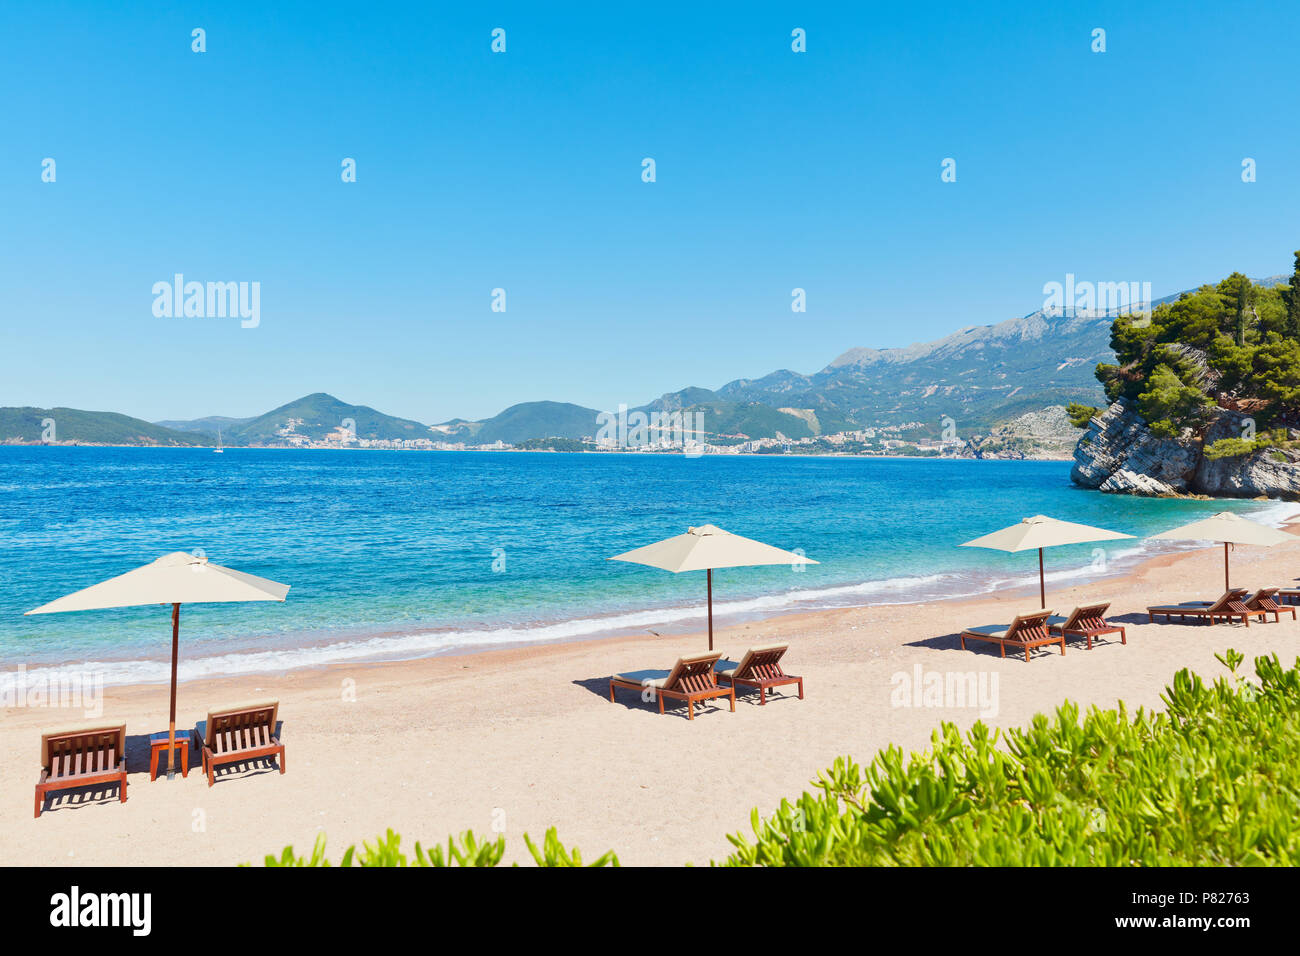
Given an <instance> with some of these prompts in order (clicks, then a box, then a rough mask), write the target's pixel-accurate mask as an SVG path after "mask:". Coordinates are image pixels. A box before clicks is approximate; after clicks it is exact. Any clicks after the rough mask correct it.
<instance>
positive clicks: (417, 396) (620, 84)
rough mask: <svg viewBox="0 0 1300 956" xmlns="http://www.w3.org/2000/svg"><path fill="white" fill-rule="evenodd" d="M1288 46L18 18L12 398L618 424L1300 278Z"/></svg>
mask: <svg viewBox="0 0 1300 956" xmlns="http://www.w3.org/2000/svg"><path fill="white" fill-rule="evenodd" d="M995 7H996V9H997V11H998V12H996V13H992V12H988V9H989V8H995ZM982 8H983V9H982ZM498 27H499V28H503V29H504V30H505V31H506V52H505V53H493V52H492V51H491V49H490V44H491V41H492V37H491V32H492V30H493V29H494V28H498ZM1298 27H1300V7H1298V6H1297V4H1296V3H1295V0H1286V2H1257V3H1251V2H1242V3H1235V4H1232V5H1230V6H1228V5H1224V4H1219V3H1208V2H1187V0H1171V2H1145V3H1143V2H1132V0H1125V2H1100V3H1070V2H1060V3H1042V2H1035V3H1000V4H975V3H971V4H942V3H938V4H935V3H926V4H900V3H888V4H876V3H844V4H824V5H822V4H818V5H812V6H810V5H808V4H806V3H784V4H763V3H737V4H725V5H724V4H711V3H710V4H704V3H689V4H675V3H670V2H654V3H647V4H626V5H624V4H619V5H614V4H595V3H593V4H590V5H576V4H567V3H546V4H542V3H533V4H526V5H525V4H518V5H515V4H470V3H463V4H441V3H438V4H432V3H419V4H410V5H409V6H405V7H404V6H401V5H397V4H391V5H390V4H367V3H347V4H340V5H333V4H330V3H327V2H314V3H303V4H298V3H275V4H271V3H265V2H263V3H256V4H242V3H229V2H221V3H206V4H185V3H166V4H160V3H159V4H155V3H130V4H105V3H75V4H72V3H57V2H54V3H40V4H25V5H21V6H20V5H19V4H5V5H4V6H3V8H0V93H3V98H4V103H5V109H4V111H3V116H2V119H0V147H2V148H0V282H2V286H3V289H2V291H3V295H2V297H0V405H38V406H42V407H48V406H54V405H65V406H72V407H78V408H91V409H108V410H114V411H122V412H126V413H128V414H131V415H136V416H139V417H143V418H148V419H150V420H156V419H162V418H188V417H197V416H200V415H210V414H224V415H232V416H250V415H255V414H260V413H262V412H264V411H267V410H269V409H270V408H272V407H274V406H276V405H279V404H282V403H284V402H286V401H289V400H291V399H294V398H297V397H299V396H301V395H303V394H306V393H309V392H314V391H327V392H331V393H333V394H335V395H337V396H338V397H340V398H342V399H343V400H345V401H348V402H354V403H358V404H368V405H372V406H374V407H376V408H378V409H380V410H382V411H386V412H389V413H391V414H396V415H402V416H406V417H411V418H416V419H419V420H422V421H441V420H444V419H447V418H450V417H453V416H463V417H469V418H479V417H486V416H489V415H492V414H495V413H496V412H498V411H500V410H501V409H503V408H505V407H506V406H508V405H511V404H513V403H515V402H519V401H527V400H533V399H553V400H562V401H573V402H577V403H580V404H584V405H589V406H593V407H596V408H602V409H603V408H612V407H614V406H616V405H617V404H618V403H619V402H627V403H629V404H639V403H641V402H644V401H647V400H649V399H651V398H653V397H655V396H657V395H658V394H660V393H662V392H665V391H669V390H673V389H677V388H681V387H683V386H686V385H702V386H706V387H717V386H719V385H721V384H723V383H725V382H727V381H729V380H731V379H733V378H738V377H756V376H759V375H763V374H766V373H767V372H770V371H773V370H775V369H778V368H792V369H795V370H796V371H800V372H813V371H816V370H817V369H820V368H822V367H823V366H824V365H826V364H827V363H828V362H829V361H830V360H831V359H833V358H834V357H835V356H836V355H838V354H839V353H840V352H842V351H844V350H846V349H848V348H850V347H853V346H867V345H869V346H875V347H885V346H902V345H906V344H909V343H910V342H913V341H920V340H926V339H930V338H936V337H939V336H941V335H944V334H947V333H949V332H951V331H953V330H955V329H956V328H958V327H961V326H964V325H972V324H983V323H991V322H996V321H1001V320H1003V319H1006V318H1010V317H1012V316H1015V315H1023V314H1025V313H1027V312H1030V311H1032V310H1034V309H1035V308H1037V307H1038V306H1039V305H1040V304H1041V303H1042V299H1043V295H1042V287H1043V284H1044V283H1046V282H1050V281H1053V280H1056V281H1063V280H1064V276H1065V274H1066V273H1067V272H1073V273H1075V274H1076V275H1077V276H1078V277H1079V278H1080V279H1082V280H1090V281H1116V282H1118V281H1125V282H1128V281H1146V282H1150V283H1151V284H1152V289H1153V292H1154V294H1155V295H1156V296H1160V295H1165V294H1169V293H1171V292H1175V291H1178V290H1180V289H1184V288H1188V287H1193V286H1195V285H1197V284H1199V283H1201V282H1203V281H1209V280H1215V279H1218V278H1221V277H1222V276H1223V275H1226V274H1227V273H1228V272H1230V271H1232V270H1234V269H1239V270H1241V271H1243V272H1246V273H1248V274H1251V275H1254V276H1261V275H1269V274H1275V273H1280V272H1290V269H1291V251H1292V250H1294V249H1296V248H1300V188H1297V187H1298V186H1300V183H1298V181H1297V170H1300V122H1297V103H1298V102H1300V101H1298V100H1297V84H1296V76H1297V73H1296V70H1297V46H1296V36H1297V33H1298V30H1297V28H1298ZM194 28H202V29H204V30H205V31H206V46H207V50H206V52H204V53H195V52H192V50H191V44H192V38H191V31H192V30H193V29H194ZM795 28H802V29H803V30H805V31H806V36H807V52H805V53H795V52H793V51H792V50H791V43H792V39H791V31H792V30H793V29H795ZM1094 28H1102V29H1104V30H1105V31H1106V52H1104V53H1094V52H1093V51H1092V45H1093V39H1092V31H1093V30H1094ZM47 157H48V158H52V159H54V160H55V163H56V165H55V174H56V180H55V182H53V183H46V182H42V178H41V177H42V161H43V160H44V159H45V158H47ZM345 157H351V158H353V159H355V160H356V163H357V182H355V183H344V182H342V181H341V176H340V173H341V163H342V161H343V159H344V158H345ZM645 157H652V158H653V159H654V160H655V162H656V176H657V180H656V181H655V182H654V183H646V182H643V181H642V160H643V158H645ZM948 157H951V158H953V159H955V160H956V163H957V166H956V171H957V181H956V182H953V183H944V182H941V177H940V173H941V163H942V161H943V160H944V159H945V158H948ZM1247 157H1249V158H1252V159H1254V160H1255V161H1256V164H1257V181H1256V182H1253V183H1243V182H1242V177H1241V172H1242V161H1243V159H1245V158H1247ZM178 272H179V273H183V274H184V275H185V277H186V278H187V280H198V281H203V282H207V281H249V282H252V281H256V282H259V283H260V284H261V285H260V288H261V309H260V325H259V326H258V327H257V328H253V329H245V328H241V327H240V323H239V322H238V320H232V319H219V318H158V317H155V315H154V314H153V310H152V306H153V302H154V296H153V293H152V291H151V290H152V287H153V285H154V283H155V282H159V281H170V280H171V277H172V276H173V275H174V274H175V273H178ZM795 287H801V288H804V289H805V290H806V294H807V312H806V313H803V314H795V313H792V312H791V309H790V302H791V290H792V289H793V288H795ZM494 288H504V289H505V290H506V311H505V312H504V313H498V312H493V311H492V310H491V303H492V290H493V289H494Z"/></svg>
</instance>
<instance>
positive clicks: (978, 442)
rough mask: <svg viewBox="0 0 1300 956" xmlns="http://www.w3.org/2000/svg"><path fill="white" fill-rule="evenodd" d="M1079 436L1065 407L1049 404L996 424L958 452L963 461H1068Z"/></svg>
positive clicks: (968, 442)
mask: <svg viewBox="0 0 1300 956" xmlns="http://www.w3.org/2000/svg"><path fill="white" fill-rule="evenodd" d="M1078 437H1079V430H1078V429H1077V428H1075V427H1074V426H1073V425H1071V424H1070V416H1069V415H1067V414H1066V412H1065V406H1064V405H1049V406H1047V407H1046V408H1044V409H1042V410H1041V411H1034V412H1026V413H1025V414H1023V415H1020V416H1019V417H1017V418H1014V419H1012V420H1011V421H1009V422H1005V423H1003V424H1001V425H995V426H994V427H993V428H992V429H990V430H989V433H988V434H987V435H976V436H974V437H973V438H971V439H970V440H969V441H967V442H966V445H965V447H964V448H962V450H961V451H960V452H959V453H958V457H960V458H1037V459H1052V460H1057V461H1062V460H1068V459H1069V458H1070V453H1071V451H1072V450H1073V449H1074V445H1075V442H1076V441H1077V439H1078Z"/></svg>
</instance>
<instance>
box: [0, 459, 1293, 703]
mask: <svg viewBox="0 0 1300 956" xmlns="http://www.w3.org/2000/svg"><path fill="white" fill-rule="evenodd" d="M1069 471H1070V465H1069V463H1068V462H1054V461H1046V462H1044V461H973V460H935V459H886V458H851V457H843V458H839V457H836V458H830V457H792V456H774V455H764V456H726V455H716V456H715V455H707V456H703V457H698V458H687V457H684V456H681V455H667V454H635V453H631V454H613V453H607V454H557V453H545V452H539V453H523V452H424V451H418V452H417V451H409V452H408V451H345V450H287V449H245V448H228V449H226V451H225V453H224V454H221V455H216V454H213V453H212V451H211V450H210V449H193V448H99V447H23V446H4V447H0V678H3V677H4V676H5V674H7V673H8V674H10V675H12V674H14V673H16V672H18V671H19V670H22V671H23V672H24V673H25V674H26V675H27V676H28V678H29V679H30V678H31V677H32V676H33V675H36V674H39V673H40V672H41V671H42V670H44V669H48V668H56V667H68V666H72V665H76V666H77V667H84V668H90V669H94V670H95V672H96V673H98V674H101V675H102V678H103V680H104V681H105V682H106V683H137V682H154V681H166V680H167V679H168V676H169V663H168V662H169V655H170V638H171V627H170V609H169V608H167V607H162V606H150V607H140V608H127V609H120V610H105V611H83V612H76V613H67V614H54V615H40V616H35V617H25V616H24V615H23V612H24V611H27V610H30V609H32V608H34V607H37V606H39V605H41V604H44V603H45V602H47V601H50V600H53V599H54V598H56V597H59V596H61V595H64V594H67V593H69V592H71V591H75V590H78V589H80V588H83V587H86V586H88V585H90V584H94V583H96V582H98V581H101V580H103V579H105V578H108V577H112V576H114V575H117V574H121V573H123V572H125V571H128V570H131V569H132V568H135V567H138V566H139V565H142V564H145V563H147V562H149V561H152V560H153V559H154V558H157V557H159V556H160V555H163V554H166V553H168V552H172V551H187V552H194V553H198V554H202V555H204V556H206V557H207V558H208V559H209V560H210V561H212V562H214V563H216V564H221V565H225V566H228V567H232V568H236V569H238V570H241V571H246V572H248V573H250V574H255V575H259V576H262V577H267V578H271V579H273V580H275V581H279V582H282V583H285V584H288V585H290V586H291V589H290V591H289V595H288V599H287V600H286V601H285V602H284V603H283V604H279V603H255V604H211V605H187V606H185V607H184V608H183V611H182V622H181V654H180V665H179V671H180V678H181V679H182V680H190V679H196V678H200V677H208V676H217V675H233V674H251V673H269V672H283V671H286V670H291V669H295V668H309V667H318V666H321V665H325V664H328V663H331V662H337V661H376V660H409V659H415V658H422V657H428V656H432V655H438V654H449V653H468V652H474V651H481V650H486V649H491V648H498V647H505V646H517V645H526V644H536V643H541V642H556V641H570V640H582V639H589V638H595V637H603V636H608V635H618V634H633V633H641V634H645V633H650V632H653V633H656V634H664V633H673V632H681V631H688V630H700V629H702V628H703V627H704V624H705V619H704V600H705V578H704V574H703V572H691V573H684V574H670V573H668V572H666V571H661V570H657V569H654V568H650V567H643V566H639V565H632V564H627V563H623V562H611V561H608V560H607V558H609V557H610V556H612V555H615V554H619V553H620V552H623V551H627V550H630V549H632V548H635V547H639V546H641V545H644V544H649V543H651V542H653V541H657V540H659V539H661V538H666V537H669V536H671V535H675V534H680V533H682V532H684V531H686V529H687V528H688V527H690V526H692V525H701V524H716V525H718V526H720V527H722V528H725V529H727V530H728V531H732V532H735V533H737V534H742V535H746V536H748V537H752V538H757V539H759V540H761V541H765V542H767V543H769V544H773V545H776V546H778V547H781V548H784V549H787V550H791V551H795V550H797V551H800V552H802V553H803V554H805V555H807V556H808V557H809V558H812V559H814V560H816V561H818V562H819V563H818V564H816V565H808V566H800V567H796V566H785V565H780V566H775V567H766V568H728V569H722V570H718V571H715V572H714V575H713V585H714V611H715V615H716V621H717V622H718V623H720V624H727V623H731V622H735V621H737V620H741V619H761V618H768V617H771V616H775V615H779V614H783V613H789V612H798V611H808V610H816V609H823V608H836V607H849V606H862V605H876V604H899V603H912V602H921V601H927V600H933V599H936V598H951V597H958V596H963V595H977V594H981V593H985V592H989V591H994V590H1000V589H1006V588H1019V589H1024V590H1025V591H1026V593H1029V592H1030V590H1031V589H1033V590H1035V591H1036V586H1037V574H1038V566H1037V554H1036V553H1035V552H1027V553H1021V554H1003V553H1001V552H995V551H988V550H984V549H978V548H963V547H960V545H961V543H962V542H963V541H967V540H969V539H971V538H975V537H977V536H979V535H982V534H985V533H987V532H990V531H994V530H997V529H998V528H1001V527H1003V526H1005V525H1008V524H1011V523H1013V522H1015V521H1018V520H1019V519H1020V518H1022V517H1025V516H1028V515H1034V514H1047V515H1051V516H1053V517H1057V518H1061V519H1064V520H1068V521H1078V522H1083V523H1085V524H1091V525H1098V526H1101V527H1104V528H1109V529H1112V530H1115V531H1123V532H1126V533H1128V534H1132V535H1135V536H1136V537H1135V538H1134V539H1133V540H1124V541H1115V542H1105V543H1102V544H1100V545H1092V544H1085V545H1076V546H1071V547H1064V548H1056V549H1052V550H1050V551H1048V552H1047V560H1048V575H1047V577H1048V588H1049V597H1050V589H1051V587H1052V586H1053V585H1064V584H1067V583H1075V582H1079V581H1083V580H1088V579H1092V578H1103V577H1105V576H1107V575H1116V574H1123V573H1124V572H1125V570H1126V569H1129V568H1132V567H1133V565H1134V564H1135V563H1137V562H1138V561H1141V560H1143V559H1144V558H1146V557H1148V556H1150V555H1153V554H1157V553H1164V552H1168V551H1171V550H1175V549H1178V548H1180V547H1188V545H1177V544H1171V543H1166V542H1154V541H1146V540H1144V537H1145V536H1146V535H1150V534H1153V533H1155V532H1158V531H1161V530H1164V529H1167V528H1170V527H1173V526H1175V525H1177V524H1182V523H1185V522H1188V521H1192V520H1196V519H1198V518H1201V517H1205V516H1208V515H1210V514H1212V513H1214V512H1216V511H1222V510H1231V511H1237V512H1241V513H1243V514H1246V515H1250V516H1251V517H1254V518H1256V519H1257V520H1261V521H1264V522H1266V523H1270V524H1280V523H1281V522H1282V520H1283V519H1285V518H1288V517H1290V516H1291V515H1293V514H1295V513H1296V511H1297V510H1300V509H1298V508H1297V506H1296V505H1292V504H1284V503H1279V502H1254V501H1195V500H1181V499H1177V500H1175V499H1145V498H1132V497H1124V496H1111V495H1103V494H1100V493H1098V492H1095V491H1085V490H1082V489H1079V488H1077V487H1075V486H1073V485H1072V484H1071V483H1070V479H1069ZM1190 546H1191V547H1195V545H1190ZM1216 586H1217V582H1213V581H1210V582H1206V588H1207V593H1209V591H1212V590H1214V589H1215V588H1216ZM863 639H864V640H871V637H870V636H869V635H864V637H863Z"/></svg>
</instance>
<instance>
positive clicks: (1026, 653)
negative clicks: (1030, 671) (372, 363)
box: [1002, 647, 1029, 664]
mask: <svg viewBox="0 0 1300 956" xmlns="http://www.w3.org/2000/svg"><path fill="white" fill-rule="evenodd" d="M1002 656H1003V657H1006V656H1007V655H1006V654H1005V653H1003V655H1002ZM1025 663H1026V664H1028V663H1029V648H1027V647H1026V648H1025Z"/></svg>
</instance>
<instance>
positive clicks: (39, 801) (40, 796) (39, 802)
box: [36, 784, 45, 820]
mask: <svg viewBox="0 0 1300 956" xmlns="http://www.w3.org/2000/svg"><path fill="white" fill-rule="evenodd" d="M44 805H45V794H44V793H43V792H42V791H41V787H40V784H37V785H36V819H38V820H39V819H40V818H41V807H43V806H44Z"/></svg>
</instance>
